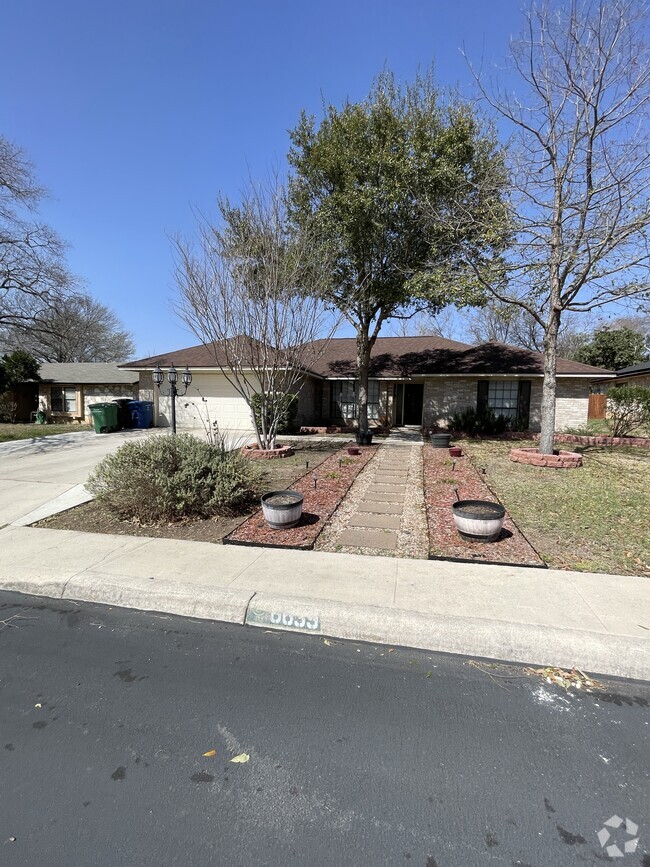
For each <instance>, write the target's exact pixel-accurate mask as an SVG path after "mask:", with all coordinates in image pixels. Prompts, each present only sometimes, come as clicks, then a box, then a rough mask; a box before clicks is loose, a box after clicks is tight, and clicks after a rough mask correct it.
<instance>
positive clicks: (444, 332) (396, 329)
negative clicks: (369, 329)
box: [391, 307, 457, 340]
mask: <svg viewBox="0 0 650 867" xmlns="http://www.w3.org/2000/svg"><path fill="white" fill-rule="evenodd" d="M456 314H457V311H456V308H451V307H444V308H443V309H442V310H440V311H438V312H437V313H430V312H422V313H414V314H413V316H411V317H407V316H405V317H404V318H396V319H394V320H393V325H392V328H391V331H392V334H393V336H394V337H446V338H448V339H449V340H454V339H455V337H454V333H455V331H456V328H457V324H456Z"/></svg>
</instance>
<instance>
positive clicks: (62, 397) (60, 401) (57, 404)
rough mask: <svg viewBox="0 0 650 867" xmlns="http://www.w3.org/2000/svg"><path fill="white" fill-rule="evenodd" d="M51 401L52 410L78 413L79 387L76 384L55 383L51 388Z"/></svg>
mask: <svg viewBox="0 0 650 867" xmlns="http://www.w3.org/2000/svg"><path fill="white" fill-rule="evenodd" d="M50 403H51V407H52V412H69V413H76V411H77V389H76V388H75V387H74V385H69V386H68V385H65V386H59V385H53V386H52V388H51V390H50Z"/></svg>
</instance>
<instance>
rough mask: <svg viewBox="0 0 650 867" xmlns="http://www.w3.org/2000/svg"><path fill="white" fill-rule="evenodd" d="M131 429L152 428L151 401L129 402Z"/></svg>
mask: <svg viewBox="0 0 650 867" xmlns="http://www.w3.org/2000/svg"><path fill="white" fill-rule="evenodd" d="M129 408H130V410H131V418H132V419H133V427H136V428H147V427H153V401H150V400H132V401H130V402H129Z"/></svg>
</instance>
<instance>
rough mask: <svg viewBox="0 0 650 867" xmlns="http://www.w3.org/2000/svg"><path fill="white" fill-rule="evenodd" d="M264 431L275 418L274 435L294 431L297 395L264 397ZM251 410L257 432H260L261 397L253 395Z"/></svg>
mask: <svg viewBox="0 0 650 867" xmlns="http://www.w3.org/2000/svg"><path fill="white" fill-rule="evenodd" d="M266 404H267V410H266V429H267V430H268V429H269V428H270V426H271V419H275V418H277V420H278V424H277V429H276V433H278V434H286V433H291V431H292V430H293V429H294V426H295V421H296V415H297V414H298V395H297V394H280V393H276V394H271V395H267V397H266ZM251 408H252V410H253V416H254V418H255V424H256V425H257V429H258V431H261V430H262V395H261V394H254V395H253V397H252V399H251Z"/></svg>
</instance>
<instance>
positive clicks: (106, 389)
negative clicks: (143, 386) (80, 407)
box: [83, 384, 138, 421]
mask: <svg viewBox="0 0 650 867" xmlns="http://www.w3.org/2000/svg"><path fill="white" fill-rule="evenodd" d="M120 397H128V398H131V399H132V400H138V386H137V384H136V385H84V386H83V400H84V415H85V418H86V421H92V418H91V415H90V409H89V406H90V404H91V403H110V402H111V401H112V400H117V399H118V398H120Z"/></svg>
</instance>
